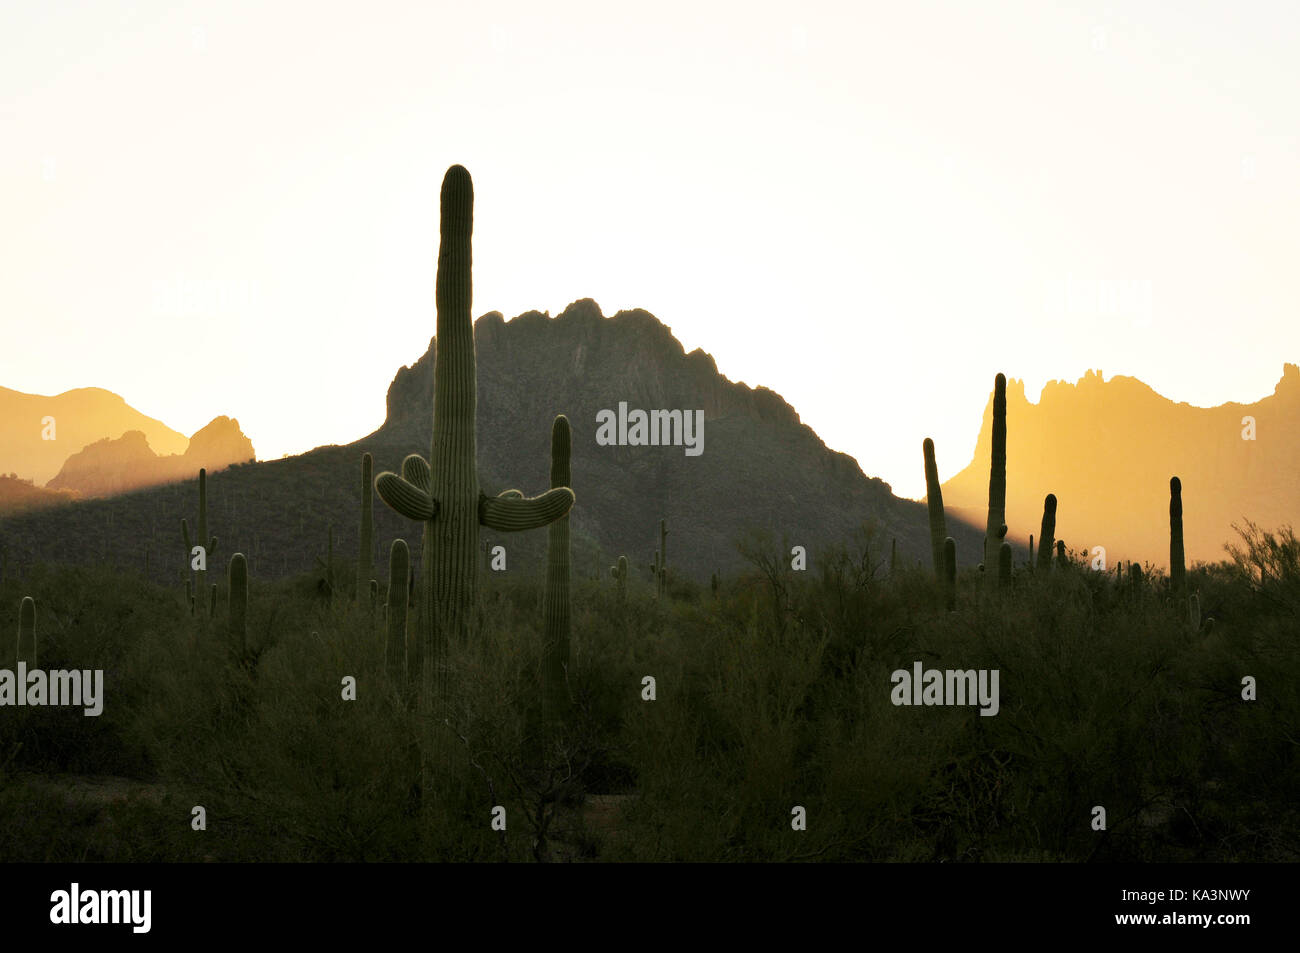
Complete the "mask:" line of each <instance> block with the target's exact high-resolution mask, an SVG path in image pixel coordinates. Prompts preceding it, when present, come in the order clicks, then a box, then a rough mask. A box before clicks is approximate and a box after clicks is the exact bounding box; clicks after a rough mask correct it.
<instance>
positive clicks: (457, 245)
mask: <svg viewBox="0 0 1300 953" xmlns="http://www.w3.org/2000/svg"><path fill="white" fill-rule="evenodd" d="M440 203H441V224H440V242H439V246H438V273H437V279H436V287H435V292H434V297H435V301H436V305H437V312H438V315H437V326H436V337H435V339H436V342H437V346H436V352H435V357H434V372H433V382H434V395H433V406H432V414H433V440H432V446H431V450H430V459H429V460H426V459H424V457H422V456H420V455H419V454H411V455H410V456H408V457H407V458H406V459H405V460H403V461H402V472H401V475H400V476H399V475H398V474H395V473H381V474H379V476H377V477H376V478H375V490H376V492H378V494H379V497H380V499H382V500H383V501H384V503H386V504H387V505H388V506H389V507H391V508H392V509H394V510H396V511H397V512H398V513H400V514H401V515H403V516H405V517H407V518H408V519H412V520H419V521H421V522H422V523H423V524H424V538H423V551H422V553H421V560H420V562H421V586H420V589H421V592H420V599H419V605H420V617H419V624H418V626H417V631H418V632H419V636H418V638H417V639H416V643H415V647H416V652H415V653H413V659H412V661H413V663H414V664H413V665H411V666H410V667H409V669H408V671H409V672H410V675H411V677H412V678H413V679H414V678H418V679H419V685H420V689H419V704H418V711H419V713H420V714H421V716H423V720H425V721H426V723H431V724H433V725H434V726H438V725H441V724H442V723H443V722H444V720H445V718H444V715H443V708H444V707H445V703H446V698H447V685H446V666H445V664H444V655H443V647H444V644H445V640H446V639H447V638H449V637H452V638H456V639H458V640H459V641H460V642H461V643H464V642H466V641H467V640H468V638H469V634H470V628H471V626H472V624H473V616H474V608H475V605H476V603H477V599H476V585H477V579H478V571H477V569H478V565H477V554H478V541H479V527H480V526H486V527H488V528H489V529H493V530H496V531H498V532H506V533H509V532H518V531H521V530H530V529H540V528H541V527H543V526H547V525H549V524H550V523H552V522H554V521H555V520H557V519H559V518H560V517H561V516H564V515H565V514H566V513H568V512H569V509H570V507H572V506H573V500H574V497H573V491H572V490H571V489H569V488H568V487H556V488H553V489H551V490H549V491H548V492H546V493H544V494H542V495H541V496H539V497H535V498H533V499H522V498H520V497H517V496H504V495H503V496H497V497H489V496H487V495H486V494H485V493H484V492H483V491H482V489H481V487H480V484H479V475H478V455H477V449H476V443H475V437H476V435H475V428H476V417H477V408H478V383H477V368H476V364H475V355H474V324H473V320H472V318H471V316H470V307H471V305H472V297H473V279H472V275H471V270H470V265H471V258H472V253H471V242H470V239H471V236H472V234H473V231H474V183H473V181H472V180H471V179H470V175H469V173H468V172H467V171H466V170H465V169H464V168H463V167H462V166H459V165H454V166H452V167H451V168H450V169H448V170H447V174H446V175H445V176H444V177H443V180H442V192H441V195H440ZM435 732H437V734H435V737H434V739H433V740H432V742H431V743H430V744H429V745H427V746H422V762H421V764H422V770H421V776H422V782H423V783H422V788H423V790H424V791H425V792H426V793H429V794H431V793H432V792H431V790H430V786H431V782H432V774H433V770H434V768H435V766H436V765H437V764H438V762H440V760H441V757H442V755H441V752H442V751H443V750H444V747H443V746H444V744H446V743H448V741H447V739H445V738H443V737H442V736H441V731H440V729H439V728H437V727H435Z"/></svg>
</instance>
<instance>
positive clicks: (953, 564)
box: [943, 536, 957, 612]
mask: <svg viewBox="0 0 1300 953" xmlns="http://www.w3.org/2000/svg"><path fill="white" fill-rule="evenodd" d="M943 589H944V595H945V597H946V602H947V605H948V611H949V612H955V611H956V610H957V541H956V540H955V539H953V538H952V537H951V536H948V537H945V538H944V541H943Z"/></svg>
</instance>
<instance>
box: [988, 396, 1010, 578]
mask: <svg viewBox="0 0 1300 953" xmlns="http://www.w3.org/2000/svg"><path fill="white" fill-rule="evenodd" d="M1006 524H1007V379H1006V376H1005V375H1003V374H1001V373H999V374H998V376H997V377H996V378H994V381H993V453H992V458H991V460H990V463H989V519H988V525H987V527H986V528H985V531H984V565H985V567H986V568H987V569H988V570H990V571H988V572H985V574H984V575H985V578H986V580H987V581H988V584H989V585H990V586H994V585H996V584H997V576H996V574H995V573H993V572H992V571H991V570H992V568H993V559H994V557H995V556H997V554H998V547H999V546H1000V545H1001V544H1002V537H1003V536H1005V535H1006V528H1005V527H1006Z"/></svg>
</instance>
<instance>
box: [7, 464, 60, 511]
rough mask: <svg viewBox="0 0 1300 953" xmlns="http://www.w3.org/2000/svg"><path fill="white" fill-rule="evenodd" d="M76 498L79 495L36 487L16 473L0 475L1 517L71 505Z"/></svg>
mask: <svg viewBox="0 0 1300 953" xmlns="http://www.w3.org/2000/svg"><path fill="white" fill-rule="evenodd" d="M76 498H77V494H75V493H72V492H69V491H68V490H47V489H45V488H44V487H40V486H34V485H33V484H32V481H31V480H24V479H23V478H22V477H20V476H18V474H16V473H10V474H9V475H8V476H3V475H0V517H3V516H8V515H11V514H15V513H25V512H27V511H28V510H35V509H40V508H42V507H46V506H58V505H59V504H61V503H71V502H72V501H73V500H75V499H76Z"/></svg>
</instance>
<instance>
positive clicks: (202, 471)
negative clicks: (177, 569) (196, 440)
mask: <svg viewBox="0 0 1300 953" xmlns="http://www.w3.org/2000/svg"><path fill="white" fill-rule="evenodd" d="M198 531H199V541H198V543H197V545H199V546H202V547H204V552H203V565H204V567H205V568H204V569H202V570H200V571H199V581H198V585H199V586H200V587H202V586H203V585H204V583H206V582H207V576H208V573H207V569H206V566H207V564H208V560H209V559H211V558H212V554H213V553H214V552H216V550H217V537H215V536H209V535H208V471H207V468H206V467H200V468H199V525H198ZM181 537H182V538H183V539H184V540H185V571H186V572H189V571H190V567H191V565H192V561H193V557H194V546H195V543H194V542H193V540H191V539H190V524H189V520H186V519H182V520H181ZM204 540H207V542H204Z"/></svg>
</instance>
